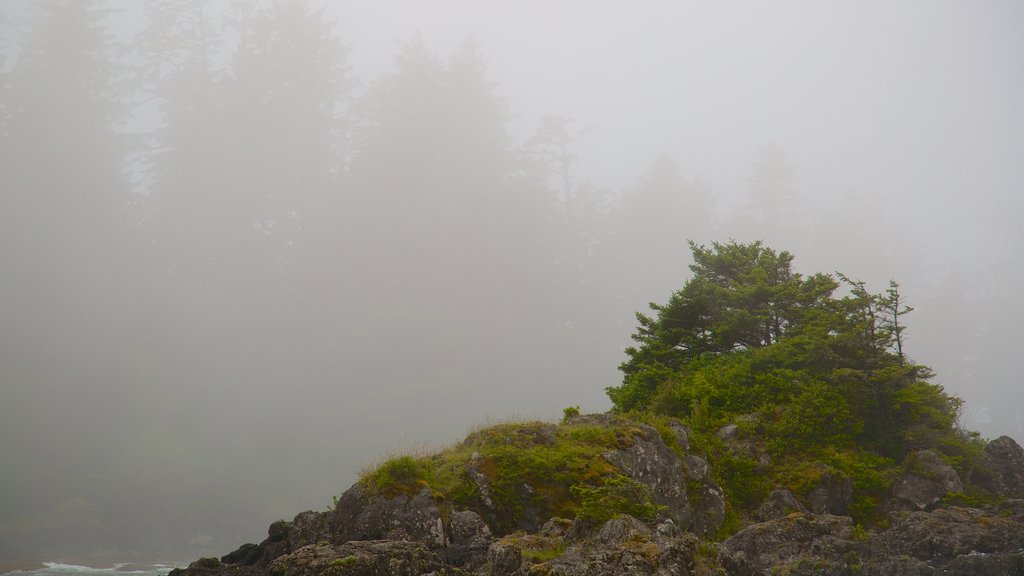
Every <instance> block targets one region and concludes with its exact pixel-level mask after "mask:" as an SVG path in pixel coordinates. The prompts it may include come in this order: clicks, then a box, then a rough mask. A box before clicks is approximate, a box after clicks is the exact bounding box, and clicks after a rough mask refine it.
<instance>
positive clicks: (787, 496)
mask: <svg viewBox="0 0 1024 576" xmlns="http://www.w3.org/2000/svg"><path fill="white" fill-rule="evenodd" d="M793 512H801V513H803V512H807V508H804V505H803V504H801V503H800V501H799V500H797V499H796V496H794V495H793V493H792V492H790V491H789V490H786V489H784V488H776V489H775V490H772V492H771V494H769V495H768V497H767V498H765V500H764V503H763V504H761V508H759V509H758V511H757V517H758V518H759V519H760V520H761V521H762V522H766V521H768V520H777V519H779V518H782V517H784V516H789V515H790V514H792V513H793Z"/></svg>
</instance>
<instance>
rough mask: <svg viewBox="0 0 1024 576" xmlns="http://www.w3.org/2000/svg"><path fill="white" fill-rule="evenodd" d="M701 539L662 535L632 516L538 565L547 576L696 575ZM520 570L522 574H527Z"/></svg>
mask: <svg viewBox="0 0 1024 576" xmlns="http://www.w3.org/2000/svg"><path fill="white" fill-rule="evenodd" d="M696 549H697V539H696V537H695V536H693V535H692V534H683V535H680V536H678V537H675V538H666V537H662V536H660V535H659V534H658V533H657V532H655V531H651V530H650V529H649V528H647V527H646V526H645V525H644V524H643V523H642V522H640V521H638V520H636V519H635V518H631V517H629V516H621V517H619V518H613V519H611V520H609V521H608V522H605V523H604V524H603V525H602V526H601V527H600V528H599V529H598V530H597V531H596V533H595V534H594V536H593V539H590V540H584V541H581V542H578V543H576V544H573V545H572V546H570V547H569V548H568V549H567V550H566V551H565V553H563V554H561V555H560V556H558V557H556V558H554V559H552V560H550V561H548V562H546V563H544V564H542V565H539V566H534V567H533V568H532V569H530V570H529V574H544V575H546V576H687V575H689V574H693V573H694V569H695V556H696ZM524 573H525V572H524V571H520V574H524Z"/></svg>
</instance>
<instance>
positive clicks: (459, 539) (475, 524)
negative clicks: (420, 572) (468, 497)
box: [437, 510, 494, 568]
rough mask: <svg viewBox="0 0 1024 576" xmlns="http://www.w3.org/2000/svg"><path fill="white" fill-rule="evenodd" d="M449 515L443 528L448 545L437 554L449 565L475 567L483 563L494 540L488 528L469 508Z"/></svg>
mask: <svg viewBox="0 0 1024 576" xmlns="http://www.w3.org/2000/svg"><path fill="white" fill-rule="evenodd" d="M450 516H451V519H450V520H449V522H448V523H447V525H446V530H445V535H446V536H447V540H448V545H447V546H446V547H445V548H442V549H440V550H438V551H437V553H438V555H439V556H440V557H441V559H442V560H443V561H444V562H445V563H446V564H448V565H450V566H457V567H460V568H475V567H477V566H479V565H481V564H483V563H484V561H485V560H486V559H487V554H488V549H489V548H490V546H491V543H492V542H494V537H493V536H491V530H490V528H488V527H487V524H484V521H483V520H481V519H480V516H479V515H478V514H477V513H476V512H473V511H471V510H459V511H456V512H451V513H450Z"/></svg>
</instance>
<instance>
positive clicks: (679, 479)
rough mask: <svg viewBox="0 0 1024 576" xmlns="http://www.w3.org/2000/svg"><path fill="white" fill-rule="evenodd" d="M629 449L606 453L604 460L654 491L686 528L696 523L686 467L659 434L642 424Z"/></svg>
mask: <svg viewBox="0 0 1024 576" xmlns="http://www.w3.org/2000/svg"><path fill="white" fill-rule="evenodd" d="M639 429H640V432H639V433H638V434H636V435H635V436H634V437H633V443H632V445H631V446H630V447H628V448H624V449H621V450H612V451H608V452H605V454H604V459H605V460H606V461H607V462H608V463H609V464H611V465H612V466H615V467H616V468H618V469H619V470H621V471H622V473H623V474H625V475H626V476H628V477H630V478H632V479H633V480H636V481H637V482H640V483H641V484H644V485H646V486H648V487H649V488H651V490H652V491H653V500H654V501H655V502H656V503H657V504H659V505H661V506H664V507H665V514H666V516H667V517H669V518H671V519H672V521H673V522H675V523H676V525H677V526H679V527H680V528H683V529H687V528H689V527H690V524H691V523H692V522H693V508H692V507H691V506H690V501H689V499H687V497H686V478H685V477H684V476H683V464H682V461H680V459H679V456H677V455H676V453H675V452H673V451H672V450H671V449H670V448H669V447H668V446H666V445H665V442H664V441H662V439H661V436H659V435H658V431H657V430H655V429H654V428H652V427H650V426H648V425H646V424H641V425H639Z"/></svg>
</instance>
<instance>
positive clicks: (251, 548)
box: [220, 544, 259, 565]
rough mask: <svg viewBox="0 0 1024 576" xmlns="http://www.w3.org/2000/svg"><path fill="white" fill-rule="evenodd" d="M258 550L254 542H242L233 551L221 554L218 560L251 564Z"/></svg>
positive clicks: (228, 562) (227, 562) (226, 562)
mask: <svg viewBox="0 0 1024 576" xmlns="http://www.w3.org/2000/svg"><path fill="white" fill-rule="evenodd" d="M258 551H259V546H257V545H256V544H242V545H241V546H239V547H238V549H237V550H235V551H234V552H231V553H229V554H225V555H224V556H221V558H220V561H221V562H223V563H224V564H243V565H246V564H252V563H254V562H255V561H256V559H257V558H258Z"/></svg>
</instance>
